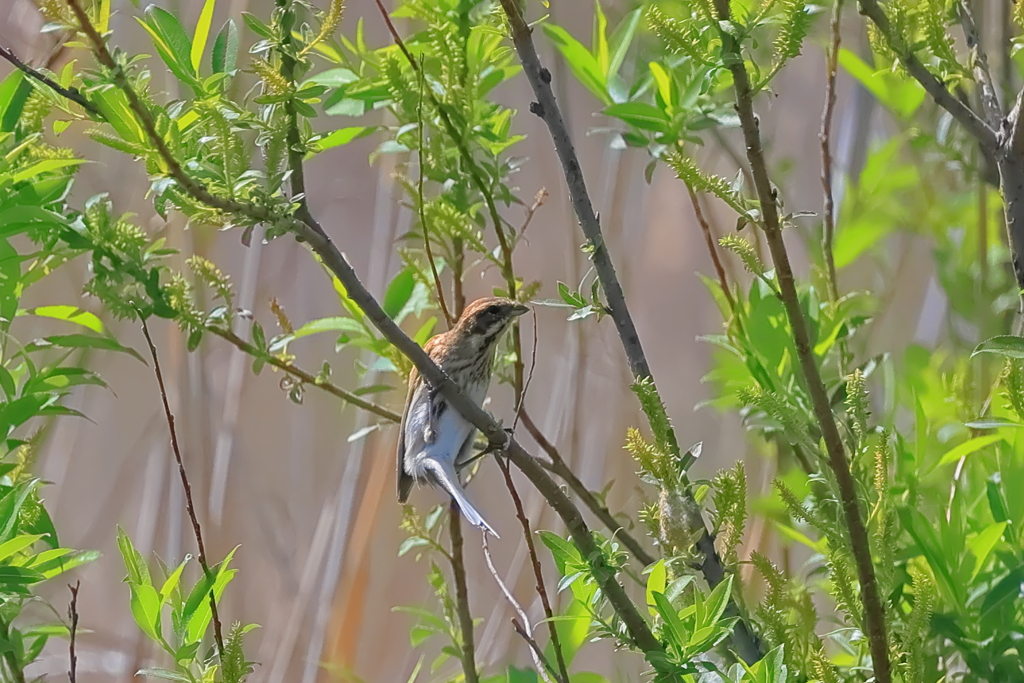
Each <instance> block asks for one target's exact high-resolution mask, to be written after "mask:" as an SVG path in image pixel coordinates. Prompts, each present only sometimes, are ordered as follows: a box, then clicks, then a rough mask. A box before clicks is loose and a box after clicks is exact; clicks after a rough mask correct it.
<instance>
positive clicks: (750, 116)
mask: <svg viewBox="0 0 1024 683" xmlns="http://www.w3.org/2000/svg"><path fill="white" fill-rule="evenodd" d="M862 2H863V0H862ZM714 5H715V8H716V10H717V12H718V19H719V21H720V22H722V23H723V24H724V23H726V22H728V21H729V20H730V18H731V16H730V6H729V0H714ZM719 38H720V39H721V41H722V56H723V58H724V61H725V65H726V67H727V68H728V69H729V71H730V73H731V74H732V77H733V87H734V90H735V92H736V111H737V113H738V114H739V119H740V128H741V129H742V131H743V139H744V142H745V143H746V149H747V159H748V160H749V161H750V170H751V173H752V174H753V176H754V187H755V189H756V190H757V197H758V199H759V200H760V203H761V214H762V220H763V228H764V234H765V238H766V240H767V242H768V249H769V251H770V252H771V255H772V261H773V262H774V264H775V270H776V277H777V279H778V284H779V290H780V294H781V297H782V303H783V307H784V308H785V309H786V314H787V317H788V318H789V324H790V327H791V328H792V330H793V341H794V345H795V347H796V353H797V356H798V359H799V362H800V368H801V370H802V372H803V375H804V379H805V380H806V382H807V388H808V392H809V393H810V397H811V403H812V405H813V408H814V414H815V417H816V418H817V420H818V422H819V424H820V426H821V432H822V437H823V439H824V442H825V450H826V452H827V454H828V459H829V465H830V467H831V469H832V471H833V473H834V474H835V478H836V482H837V484H838V487H839V496H840V499H841V503H842V508H843V514H844V517H845V520H846V527H847V530H848V532H849V535H850V546H851V550H852V552H853V558H854V563H855V564H856V567H857V578H858V580H859V582H860V588H861V600H862V601H863V603H864V619H865V622H866V628H865V631H866V633H867V637H868V642H869V646H870V651H871V658H872V664H873V666H874V673H875V680H876V681H877V682H878V683H891V682H892V664H891V662H890V661H889V640H888V635H887V633H886V623H885V610H884V607H883V605H882V600H881V597H880V595H879V590H878V582H877V579H876V578H875V567H874V564H873V562H872V559H871V545H870V541H869V539H868V533H867V528H866V527H865V526H864V520H863V517H862V515H861V510H860V502H859V501H858V499H857V488H856V482H855V481H854V478H853V474H852V473H851V471H850V464H849V462H848V461H847V459H846V453H845V451H844V449H843V441H842V437H841V436H840V434H839V427H838V425H837V423H836V417H835V415H834V414H833V413H832V408H831V405H830V403H829V397H828V392H827V390H826V389H825V384H824V382H823V381H822V379H821V372H820V370H819V368H818V364H817V360H816V359H815V356H814V352H813V350H812V348H811V343H810V338H809V337H808V334H807V322H806V321H805V320H804V314H803V311H802V310H801V308H800V301H799V295H798V294H797V290H796V281H795V278H794V276H793V268H792V266H791V265H790V262H789V253H788V252H787V251H786V244H785V242H784V241H783V237H782V225H781V223H780V220H779V213H778V204H777V201H776V197H775V190H774V188H773V187H772V184H771V180H770V179H769V177H768V165H767V162H766V161H765V158H764V150H763V148H762V145H761V133H760V130H759V124H758V120H757V116H756V115H755V113H754V102H753V92H752V90H751V87H750V78H749V75H748V74H747V69H746V66H745V64H744V62H743V55H742V53H741V46H740V44H739V42H738V41H737V40H736V38H735V36H733V35H732V34H731V33H729V32H728V31H726V30H723V29H722V28H721V26H720V27H719Z"/></svg>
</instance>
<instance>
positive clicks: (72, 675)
mask: <svg viewBox="0 0 1024 683" xmlns="http://www.w3.org/2000/svg"><path fill="white" fill-rule="evenodd" d="M81 585H82V582H81V581H75V585H74V586H72V585H71V584H70V583H69V584H68V590H70V591H71V603H70V604H68V619H69V620H70V621H71V625H70V627H69V628H68V659H69V662H70V665H69V668H68V681H69V683H77V680H78V655H77V654H76V653H75V635H76V634H77V633H78V588H79V587H80V586H81Z"/></svg>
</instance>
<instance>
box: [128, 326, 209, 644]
mask: <svg viewBox="0 0 1024 683" xmlns="http://www.w3.org/2000/svg"><path fill="white" fill-rule="evenodd" d="M140 320H141V321H142V334H143V336H145V338H146V344H148V345H149V355H150V356H152V358H153V374H155V375H156V383H157V386H159V388H160V401H161V402H162V403H163V406H164V417H165V418H167V429H168V430H169V431H170V433H171V450H172V451H173V452H174V460H175V462H177V463H178V475H179V476H180V477H181V487H182V488H183V489H185V509H186V510H187V511H188V518H189V520H190V521H191V522H192V531H193V533H194V534H195V537H196V546H198V548H199V565H200V566H201V567H202V568H203V575H204V576H205V577H206V580H207V581H208V582H209V583H210V613H211V614H212V616H213V636H214V639H215V640H216V642H217V654H218V656H219V657H221V658H223V656H224V636H223V633H222V630H221V623H220V615H219V614H217V599H216V598H215V597H214V594H213V574H212V573H211V572H210V565H209V563H208V562H207V561H206V546H205V544H204V543H203V530H202V527H200V526H199V518H198V517H197V516H196V508H195V505H194V504H193V503H192V485H191V484H190V483H189V481H188V475H187V474H185V462H184V460H183V459H182V457H181V447H180V446H179V445H178V430H177V429H175V427H174V413H172V412H171V404H170V402H169V401H168V399H167V388H166V387H165V386H164V374H163V372H162V371H161V369H160V359H159V358H158V357H157V354H156V344H154V343H153V337H151V336H150V334H149V326H148V325H147V324H146V319H145V318H143V317H141V316H140Z"/></svg>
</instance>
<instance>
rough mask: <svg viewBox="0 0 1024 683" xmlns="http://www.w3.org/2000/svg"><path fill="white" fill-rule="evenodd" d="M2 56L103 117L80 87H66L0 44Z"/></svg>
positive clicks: (44, 83) (93, 113) (46, 84)
mask: <svg viewBox="0 0 1024 683" xmlns="http://www.w3.org/2000/svg"><path fill="white" fill-rule="evenodd" d="M0 57H3V58H4V59H6V60H7V61H8V62H10V63H11V64H13V65H14V66H16V67H17V68H18V69H20V70H21V72H22V73H24V74H25V75H26V76H29V77H30V78H34V79H35V80H37V81H39V82H40V83H42V84H43V85H45V86H46V87H47V88H49V89H50V90H52V91H54V92H55V93H57V94H58V95H60V96H61V97H63V98H64V99H67V100H70V101H72V102H74V103H75V104H77V105H78V106H80V107H81V108H82V109H84V110H86V111H87V112H89V113H90V114H92V115H93V116H95V117H97V118H102V117H103V114H102V113H101V112H100V110H99V109H97V108H96V105H94V104H93V103H92V102H90V101H89V100H87V99H86V98H85V95H83V94H82V93H81V92H80V91H79V90H78V88H65V87H64V86H62V85H61V84H60V83H57V82H56V81H55V80H53V79H52V78H50V77H49V76H47V75H46V74H44V73H43V72H41V71H38V70H36V69H33V68H32V67H31V66H29V65H28V64H26V63H25V62H23V61H21V59H19V58H18V56H17V55H16V54H14V53H13V52H11V50H10V49H8V48H6V47H4V46H2V45H0Z"/></svg>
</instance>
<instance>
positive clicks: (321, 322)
mask: <svg viewBox="0 0 1024 683" xmlns="http://www.w3.org/2000/svg"><path fill="white" fill-rule="evenodd" d="M320 332H350V333H354V334H360V335H361V334H363V333H364V332H365V330H364V329H363V326H362V324H361V323H360V322H359V321H358V320H353V319H352V318H343V317H336V318H319V319H317V320H310V321H309V322H308V323H306V324H305V325H303V326H302V327H300V328H299V329H297V330H295V334H293V335H292V337H293V338H294V339H302V338H303V337H308V336H309V335H311V334H317V333H320Z"/></svg>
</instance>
